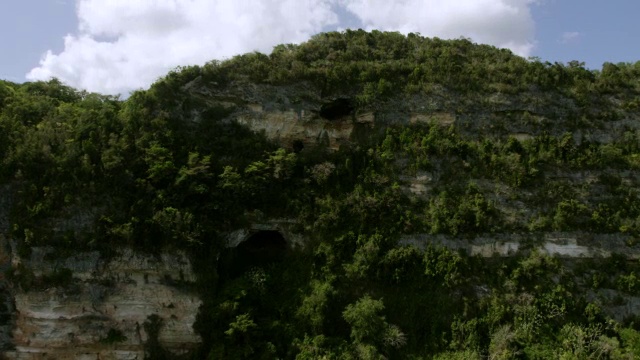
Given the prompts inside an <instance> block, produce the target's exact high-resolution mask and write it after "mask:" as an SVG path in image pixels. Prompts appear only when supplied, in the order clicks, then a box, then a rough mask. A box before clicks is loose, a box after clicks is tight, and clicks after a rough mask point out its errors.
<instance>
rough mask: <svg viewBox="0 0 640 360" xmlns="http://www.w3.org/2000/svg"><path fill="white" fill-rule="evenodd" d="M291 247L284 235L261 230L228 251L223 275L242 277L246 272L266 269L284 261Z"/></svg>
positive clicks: (222, 270) (274, 231)
mask: <svg viewBox="0 0 640 360" xmlns="http://www.w3.org/2000/svg"><path fill="white" fill-rule="evenodd" d="M288 249H289V246H288V244H287V241H286V240H285V238H284V236H283V235H282V233H280V232H279V231H277V230H260V231H257V232H255V233H253V234H251V235H249V237H247V239H246V240H244V241H243V242H241V243H240V244H239V245H238V246H237V247H235V248H233V249H228V250H227V254H225V255H226V256H223V257H224V258H225V259H224V261H223V264H221V265H222V267H223V268H222V269H220V270H221V273H223V274H225V275H226V276H227V277H229V278H235V277H238V276H241V275H242V274H243V273H244V272H245V271H246V270H248V269H251V268H254V267H261V268H266V267H268V266H269V265H271V264H273V263H277V262H280V261H282V259H284V257H285V255H286V254H287V250H288Z"/></svg>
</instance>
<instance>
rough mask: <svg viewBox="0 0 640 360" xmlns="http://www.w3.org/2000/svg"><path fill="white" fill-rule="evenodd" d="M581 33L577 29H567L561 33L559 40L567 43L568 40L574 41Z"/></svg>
mask: <svg viewBox="0 0 640 360" xmlns="http://www.w3.org/2000/svg"><path fill="white" fill-rule="evenodd" d="M581 35H582V34H580V33H579V32H577V31H567V32H564V33H562V36H560V40H559V42H560V43H561V44H567V43H570V42H574V41H576V40H578V39H579V38H580V36H581Z"/></svg>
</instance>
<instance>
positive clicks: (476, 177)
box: [0, 30, 640, 359]
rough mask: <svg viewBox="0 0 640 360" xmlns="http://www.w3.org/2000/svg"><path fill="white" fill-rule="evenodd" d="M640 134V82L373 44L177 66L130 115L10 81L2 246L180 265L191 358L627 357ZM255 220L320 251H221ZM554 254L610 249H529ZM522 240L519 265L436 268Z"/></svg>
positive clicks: (1, 101)
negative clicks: (565, 239) (629, 253)
mask: <svg viewBox="0 0 640 360" xmlns="http://www.w3.org/2000/svg"><path fill="white" fill-rule="evenodd" d="M639 129H640V62H638V63H635V64H611V63H606V64H604V65H603V68H602V69H601V70H598V71H593V70H588V69H585V68H584V65H583V64H582V63H579V62H570V63H568V64H560V63H554V64H551V63H548V62H541V61H539V60H536V59H523V58H520V57H517V56H515V55H513V54H512V53H511V52H509V51H508V50H504V49H496V48H494V47H491V46H486V45H476V44H472V43H471V42H470V41H468V40H466V39H459V40H451V41H445V40H440V39H429V38H424V37H421V36H419V35H417V34H409V35H407V36H404V35H401V34H398V33H383V32H378V31H373V32H364V31H350V30H348V31H346V32H343V33H326V34H320V35H317V36H316V37H314V38H313V39H311V40H310V41H308V42H307V43H304V44H301V45H280V46H277V47H276V48H274V51H273V52H272V53H271V54H269V55H265V54H259V53H252V54H245V55H241V56H237V57H234V58H232V59H230V60H227V61H222V62H219V61H212V62H210V63H208V64H206V65H204V66H201V67H198V66H192V67H185V68H179V69H176V70H175V71H173V72H171V73H169V74H168V75H167V76H166V77H164V78H162V79H159V80H158V81H157V82H156V83H155V84H154V85H152V86H151V88H150V89H149V90H146V91H138V92H135V93H133V94H132V95H131V96H130V97H129V98H128V99H127V100H124V101H122V100H120V99H118V98H117V97H111V96H102V95H98V94H90V93H86V92H82V91H77V90H74V89H71V88H69V87H67V86H65V85H63V84H61V83H60V82H59V81H57V80H51V81H49V82H37V83H26V84H14V83H10V82H6V81H3V82H0V160H1V163H0V164H1V168H0V179H2V182H3V184H4V185H2V186H3V188H2V189H5V188H6V189H8V190H7V193H10V194H11V196H10V197H11V199H12V201H11V206H10V207H11V210H10V214H9V215H7V216H4V215H3V214H0V220H3V221H1V222H0V224H4V223H5V222H6V226H4V227H6V228H3V229H0V230H2V232H3V233H5V234H6V236H7V238H10V239H11V240H12V241H14V242H16V244H17V247H16V249H17V252H18V253H19V254H20V255H21V256H23V257H27V256H29V253H30V252H31V251H32V248H33V247H37V246H52V247H54V248H55V249H56V251H58V252H59V253H60V254H62V255H64V254H69V253H71V254H72V253H74V252H78V251H101V253H102V254H104V255H103V256H108V255H109V253H110V249H113V248H114V247H133V248H137V249H139V250H141V251H145V252H149V253H160V252H162V251H167V249H169V250H170V249H176V248H177V249H186V250H187V251H189V252H190V253H191V258H192V262H193V264H194V268H195V271H196V273H197V274H198V292H199V294H200V298H201V299H202V301H203V304H202V306H201V307H200V311H199V313H198V318H197V321H196V322H195V324H194V328H195V330H196V331H197V332H198V334H199V335H200V336H201V337H202V340H203V342H202V346H201V348H200V349H199V350H198V351H196V352H194V353H193V354H192V356H193V357H194V358H211V359H218V358H228V359H241V358H251V359H256V358H265V359H267V358H268V359H271V358H295V359H318V358H325V359H380V358H398V359H404V358H414V359H430V358H436V359H456V358H460V359H473V358H478V359H479V358H487V357H488V358H491V359H511V358H526V359H547V358H568V359H574V358H575V359H587V358H598V357H600V358H611V359H631V358H633V356H634V354H637V353H640V333H639V332H638V330H640V328H639V327H638V325H637V317H636V316H634V314H633V313H625V316H620V314H621V310H620V308H621V307H623V305H624V304H627V305H628V306H633V305H632V304H634V303H638V296H639V295H640V293H639V292H640V280H638V278H637V277H638V276H639V274H640V273H639V271H640V266H639V265H638V263H637V258H634V260H633V261H630V260H629V259H628V258H626V257H625V251H621V252H622V254H617V252H619V249H621V247H622V248H623V250H624V245H620V241H618V240H619V239H624V240H623V242H625V245H626V246H628V247H629V249H631V250H633V251H636V252H635V253H637V239H638V236H640V199H639V187H638V186H639V182H640V178H639V176H638V174H639V172H638V170H639V168H640V130H639ZM4 203H5V202H0V204H4ZM6 203H8V202H6ZM256 218H259V219H260V220H259V222H264V219H267V220H268V219H282V218H286V219H294V220H295V221H294V223H295V227H296V228H295V229H293V228H292V229H289V231H291V232H295V233H296V234H301V235H302V236H303V237H304V239H305V242H304V246H301V247H295V248H282V247H281V246H280V245H278V246H277V249H266V250H265V249H262V247H261V246H259V245H257V244H253V243H252V244H251V245H250V246H240V247H238V248H227V246H226V245H227V236H228V234H229V233H232V232H235V231H238V229H243V228H247V229H248V228H251V224H252V223H254V222H255V221H256ZM4 219H7V220H6V221H4ZM292 226H293V225H292ZM273 230H275V229H271V230H269V231H273ZM557 233H571V234H577V235H576V236H577V239H576V244H577V243H581V244H582V243H586V245H585V246H587V245H592V244H589V239H596V238H597V239H605V240H606V239H609V238H611V239H618V240H616V242H615V244H614V245H615V246H614V245H612V247H611V248H610V249H607V244H600V243H602V241H599V244H598V246H600V248H603V250H606V251H608V253H606V254H607V255H611V256H608V257H606V258H605V257H598V256H596V257H594V258H589V259H582V260H579V259H572V260H567V259H561V258H557V257H552V256H550V255H548V253H549V252H547V253H545V252H543V251H539V250H537V248H538V247H539V246H538V245H539V243H537V242H536V239H544V238H545V236H547V237H548V236H549V235H548V234H557ZM272 235H273V236H270V237H265V238H269V239H273V238H275V234H272ZM510 236H511V237H513V239H515V241H517V242H518V246H517V249H518V250H519V251H518V252H517V253H514V254H513V256H511V257H495V258H486V257H481V256H475V255H474V254H471V253H469V252H466V251H458V250H452V249H451V248H448V247H446V246H444V247H443V246H439V245H441V244H445V245H446V244H447V243H448V241H456V242H457V243H458V244H459V243H460V242H464V241H469V243H470V244H471V245H470V246H468V247H467V246H455V248H460V249H467V248H473V247H472V246H473V241H474V240H473V239H477V238H480V237H481V238H491V237H494V238H500V239H508V238H509V237H510ZM256 238H260V237H256ZM434 238H438V239H440V240H441V241H439V242H437V243H432V242H430V241H429V239H434ZM401 239H402V240H403V241H400V240H401ZM406 239H413V240H412V241H406ZM416 241H418V242H420V243H419V244H416V245H419V246H412V245H408V244H409V243H412V242H413V243H415V242H416ZM273 243H274V244H275V243H277V244H281V243H282V242H281V241H275V240H274V241H273ZM259 249H262V250H265V251H264V252H263V251H258V250H259ZM267 250H268V251H267ZM263 253H267V254H268V256H262V254H263ZM594 253H595V254H600V253H599V252H597V251H596V252H594ZM611 253H613V254H611ZM602 254H604V253H602ZM62 255H60V256H62ZM481 255H484V256H487V254H486V253H483V254H481ZM65 276H66V277H65V281H72V282H73V274H70V276H71V279H67V278H68V277H69V274H66V273H65ZM56 285H58V284H51V285H50V286H56ZM39 286H46V284H39ZM162 321H163V319H157V318H154V322H153V323H154V324H156V325H157V324H162ZM107 330H109V329H105V333H104V334H103V335H102V339H113V338H116V335H118V334H116V333H107V332H106V331H107ZM110 334H111V335H110ZM150 346H151V347H150V348H152V350H153V351H151V350H149V351H150V353H153V354H155V355H156V356H169V355H166V354H165V352H164V350H163V349H162V344H161V343H159V342H154V343H153V344H150Z"/></svg>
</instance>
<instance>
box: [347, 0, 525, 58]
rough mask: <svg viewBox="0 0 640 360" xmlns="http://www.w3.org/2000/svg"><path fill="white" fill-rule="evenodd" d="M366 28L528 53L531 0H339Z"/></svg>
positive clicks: (519, 53) (523, 54)
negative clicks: (461, 39) (466, 39)
mask: <svg viewBox="0 0 640 360" xmlns="http://www.w3.org/2000/svg"><path fill="white" fill-rule="evenodd" d="M342 2H343V3H344V5H345V6H346V7H347V9H348V10H349V11H351V12H352V13H354V14H355V15H356V16H357V17H359V18H360V19H361V20H362V22H363V24H364V25H365V27H367V28H368V29H373V28H376V29H380V30H396V31H400V32H403V33H408V32H419V33H421V34H422V35H425V36H437V37H440V38H446V39H450V38H458V37H460V36H465V37H470V38H471V39H472V40H473V41H475V42H478V43H487V44H492V45H495V46H498V47H505V48H510V49H511V50H512V51H513V52H515V53H516V54H518V55H521V56H529V55H530V53H531V50H532V49H533V46H534V22H533V17H532V15H531V11H530V6H531V5H532V4H534V3H535V2H536V1H534V0H455V1H452V0H395V1H389V0H342Z"/></svg>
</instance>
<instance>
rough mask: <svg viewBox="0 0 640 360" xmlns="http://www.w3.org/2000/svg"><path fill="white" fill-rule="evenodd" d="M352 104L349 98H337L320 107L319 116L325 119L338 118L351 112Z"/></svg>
mask: <svg viewBox="0 0 640 360" xmlns="http://www.w3.org/2000/svg"><path fill="white" fill-rule="evenodd" d="M353 110H354V106H353V102H352V101H351V99H347V98H338V99H335V100H333V101H332V102H330V103H327V104H324V105H322V106H321V107H320V116H322V117H323V118H325V119H327V120H338V119H340V118H343V117H347V116H351V115H352V114H353Z"/></svg>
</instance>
